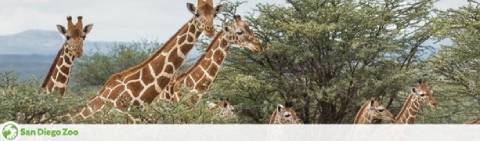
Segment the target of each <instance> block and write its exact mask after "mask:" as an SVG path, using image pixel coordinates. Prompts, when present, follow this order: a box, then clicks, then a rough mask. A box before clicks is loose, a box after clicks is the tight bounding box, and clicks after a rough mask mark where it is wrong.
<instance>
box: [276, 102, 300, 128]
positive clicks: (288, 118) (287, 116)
mask: <svg viewBox="0 0 480 141" xmlns="http://www.w3.org/2000/svg"><path fill="white" fill-rule="evenodd" d="M275 110H276V115H275V116H276V117H277V118H279V120H280V122H281V123H286V124H296V123H299V122H300V121H299V118H298V116H297V113H296V112H295V110H294V109H293V107H292V105H289V104H286V107H285V106H283V105H282V104H278V105H277V108H276V109H275Z"/></svg>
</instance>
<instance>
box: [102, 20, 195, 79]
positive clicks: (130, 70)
mask: <svg viewBox="0 0 480 141" xmlns="http://www.w3.org/2000/svg"><path fill="white" fill-rule="evenodd" d="M192 20H193V19H191V20H189V22H188V23H190V22H191V21H192ZM188 23H187V24H185V25H183V26H182V28H181V29H180V30H178V31H177V32H176V33H175V35H173V36H172V37H170V39H169V40H167V41H168V42H166V43H165V44H164V45H163V46H162V47H161V48H159V49H157V51H155V53H154V54H153V55H151V56H150V57H149V58H148V59H146V60H144V61H143V62H142V63H140V64H138V65H136V66H134V67H130V68H128V69H126V70H124V71H122V72H119V73H116V74H113V75H112V76H111V77H125V76H126V75H127V74H130V73H133V72H135V71H137V70H138V69H140V68H143V67H145V66H146V65H148V63H149V62H151V61H152V60H154V59H156V57H157V56H159V54H161V53H162V51H163V50H165V49H166V47H167V46H170V45H175V42H176V40H174V38H177V36H178V34H179V33H180V32H182V31H184V30H188ZM165 59H168V58H165Z"/></svg>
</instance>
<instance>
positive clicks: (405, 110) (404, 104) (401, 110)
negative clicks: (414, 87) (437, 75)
mask: <svg viewBox="0 0 480 141" xmlns="http://www.w3.org/2000/svg"><path fill="white" fill-rule="evenodd" d="M412 99H413V94H409V95H408V97H407V99H406V100H405V102H403V106H402V108H401V109H400V112H399V113H398V114H397V116H396V117H395V120H397V119H399V118H400V116H401V115H403V114H404V113H405V112H407V107H409V106H410V105H409V104H407V103H411V102H412Z"/></svg>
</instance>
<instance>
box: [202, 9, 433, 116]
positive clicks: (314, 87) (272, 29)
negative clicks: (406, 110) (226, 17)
mask: <svg viewBox="0 0 480 141" xmlns="http://www.w3.org/2000/svg"><path fill="white" fill-rule="evenodd" d="M433 3H434V1H433V0H420V1H415V2H411V1H406V0H374V1H371V0H369V1H366V0H287V5H271V4H264V5H258V12H259V13H258V14H254V15H252V16H250V17H248V18H247V19H248V20H249V21H250V23H251V26H252V27H253V29H255V31H256V32H257V35H258V38H259V39H260V40H261V41H262V42H263V46H264V48H265V50H266V51H265V52H264V53H262V54H260V55H258V54H251V53H249V52H247V51H242V50H237V49H234V50H233V51H232V52H231V55H230V56H229V58H228V63H226V67H225V68H224V69H223V70H222V73H221V74H220V76H219V77H218V79H217V80H216V82H215V83H214V84H215V85H214V87H213V89H212V92H211V93H212V95H214V96H217V97H228V98H229V99H231V101H232V103H238V105H237V106H238V107H239V109H241V110H240V112H241V114H240V116H243V117H242V118H241V119H243V120H245V122H256V123H265V122H266V121H267V119H268V117H269V116H270V114H271V111H273V108H274V106H275V105H276V104H282V103H284V102H285V101H292V102H294V103H295V108H296V109H297V111H298V112H299V115H300V117H301V119H302V120H303V121H304V122H305V123H351V122H352V119H353V116H354V115H355V113H356V112H357V109H358V108H359V106H360V104H361V102H363V101H364V100H366V99H369V98H371V97H380V98H382V99H383V100H384V101H385V103H386V104H387V105H389V106H390V107H391V108H393V111H394V112H397V111H398V109H399V108H400V106H401V103H402V102H403V100H404V98H403V95H401V94H404V93H405V92H408V88H407V87H409V86H413V85H414V84H415V81H416V79H418V78H421V77H422V76H423V74H422V73H417V72H418V71H416V70H415V68H416V67H417V66H419V65H420V64H422V63H423V61H422V60H421V58H420V57H419V56H421V55H422V53H423V52H424V51H425V50H426V49H428V46H425V44H424V43H425V42H426V41H427V40H428V39H430V37H431V35H432V32H434V30H435V28H432V26H431V19H432V16H431V15H432V14H431V11H432V7H433ZM402 92H403V93H402ZM399 95H401V96H399Z"/></svg>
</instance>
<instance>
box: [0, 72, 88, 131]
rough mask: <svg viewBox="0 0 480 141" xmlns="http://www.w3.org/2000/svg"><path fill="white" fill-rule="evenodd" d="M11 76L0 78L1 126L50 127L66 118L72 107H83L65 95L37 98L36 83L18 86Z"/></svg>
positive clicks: (75, 98) (18, 83) (1, 76)
mask: <svg viewBox="0 0 480 141" xmlns="http://www.w3.org/2000/svg"><path fill="white" fill-rule="evenodd" d="M15 78H17V76H16V75H15V74H12V73H2V75H0V79H1V80H9V81H0V101H1V103H0V109H1V112H0V122H6V121H15V122H17V123H25V124H32V123H51V122H56V121H57V119H56V117H58V116H61V115H63V114H65V113H66V112H67V111H68V110H70V109H71V108H73V107H75V106H80V105H83V103H84V100H82V99H80V98H78V97H77V96H75V95H71V94H68V96H66V97H61V96H60V95H59V94H50V95H45V94H39V87H38V86H39V84H40V83H38V81H34V80H27V81H24V82H18V80H16V79H15Z"/></svg>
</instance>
